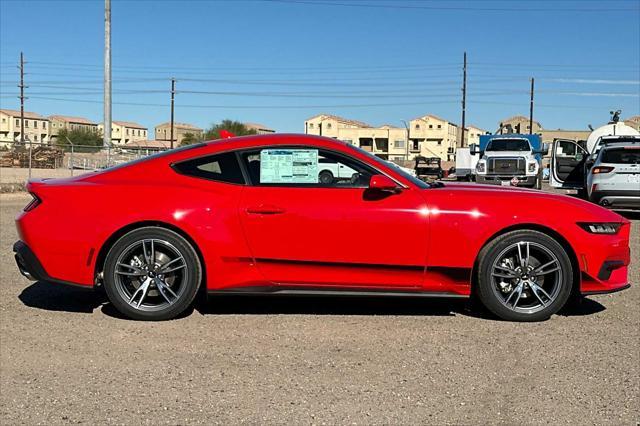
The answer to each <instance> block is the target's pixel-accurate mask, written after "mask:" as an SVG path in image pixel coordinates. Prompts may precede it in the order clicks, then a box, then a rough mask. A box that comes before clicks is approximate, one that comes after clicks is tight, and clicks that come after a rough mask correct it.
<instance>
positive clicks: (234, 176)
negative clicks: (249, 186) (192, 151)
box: [173, 152, 245, 185]
mask: <svg viewBox="0 0 640 426" xmlns="http://www.w3.org/2000/svg"><path fill="white" fill-rule="evenodd" d="M173 169H174V170H175V171H176V172H178V173H180V174H183V175H187V176H193V177H197V178H201V179H208V180H214V181H217V182H226V183H235V184H240V185H243V184H244V183H245V182H244V177H243V176H242V171H241V170H240V164H239V163H238V158H237V157H236V154H235V153H234V152H225V153H222V154H215V155H209V156H206V157H200V158H195V159H193V160H187V161H182V162H180V163H177V164H174V165H173Z"/></svg>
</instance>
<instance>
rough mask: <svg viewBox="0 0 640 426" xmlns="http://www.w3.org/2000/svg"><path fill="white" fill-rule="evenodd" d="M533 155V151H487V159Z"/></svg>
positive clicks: (485, 153) (485, 155)
mask: <svg viewBox="0 0 640 426" xmlns="http://www.w3.org/2000/svg"><path fill="white" fill-rule="evenodd" d="M530 155H531V151H485V152H484V156H483V157H482V158H486V157H527V156H530Z"/></svg>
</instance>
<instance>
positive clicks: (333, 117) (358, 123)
mask: <svg viewBox="0 0 640 426" xmlns="http://www.w3.org/2000/svg"><path fill="white" fill-rule="evenodd" d="M316 117H322V118H324V119H331V120H336V121H337V122H339V123H343V124H350V125H352V126H358V127H372V126H371V125H370V124H367V123H365V122H363V121H358V120H350V119H348V118H344V117H340V116H337V115H332V114H318V115H314V116H313V117H309V118H308V119H307V121H309V120H311V119H314V118H316Z"/></svg>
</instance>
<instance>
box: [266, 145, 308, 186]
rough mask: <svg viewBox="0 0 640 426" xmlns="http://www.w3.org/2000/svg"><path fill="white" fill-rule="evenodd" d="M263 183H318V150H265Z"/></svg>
mask: <svg viewBox="0 0 640 426" xmlns="http://www.w3.org/2000/svg"><path fill="white" fill-rule="evenodd" d="M260 182H261V183H318V150H317V149H263V150H262V151H260Z"/></svg>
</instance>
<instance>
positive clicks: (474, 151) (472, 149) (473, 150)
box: [469, 143, 480, 155]
mask: <svg viewBox="0 0 640 426" xmlns="http://www.w3.org/2000/svg"><path fill="white" fill-rule="evenodd" d="M469 153H470V154H471V155H476V154H480V149H479V148H478V144H477V143H472V144H471V145H469Z"/></svg>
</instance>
